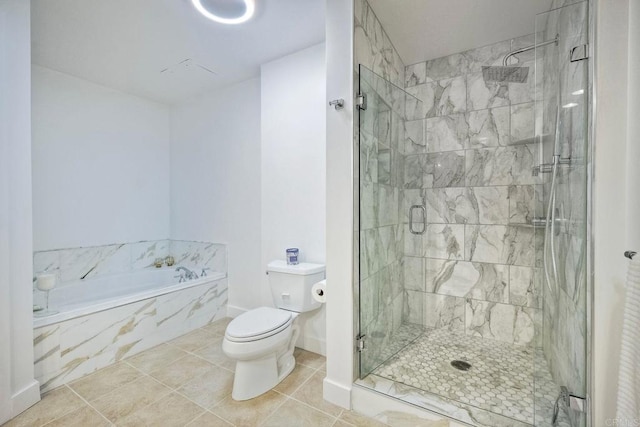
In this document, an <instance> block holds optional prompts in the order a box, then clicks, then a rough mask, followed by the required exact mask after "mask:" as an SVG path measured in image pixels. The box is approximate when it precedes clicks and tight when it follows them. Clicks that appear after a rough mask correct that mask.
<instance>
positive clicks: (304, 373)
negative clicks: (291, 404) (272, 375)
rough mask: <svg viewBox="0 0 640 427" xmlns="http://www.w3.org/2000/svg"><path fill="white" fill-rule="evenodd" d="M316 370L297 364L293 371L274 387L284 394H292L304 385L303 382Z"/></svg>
mask: <svg viewBox="0 0 640 427" xmlns="http://www.w3.org/2000/svg"><path fill="white" fill-rule="evenodd" d="M314 372H315V371H314V370H313V369H311V368H308V367H306V366H303V365H298V364H296V367H295V368H293V372H291V373H290V374H289V375H287V377H286V378H285V379H284V380H282V381H281V382H280V383H279V384H278V385H276V386H275V387H274V388H273V389H274V390H275V391H279V392H280V393H282V394H286V395H291V394H293V392H294V391H296V390H297V389H298V388H299V387H300V386H301V385H302V383H303V382H305V381H306V380H308V379H309V377H310V376H311V375H313V373H314Z"/></svg>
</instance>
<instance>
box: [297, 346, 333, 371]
mask: <svg viewBox="0 0 640 427" xmlns="http://www.w3.org/2000/svg"><path fill="white" fill-rule="evenodd" d="M293 357H295V358H296V363H299V364H300V365H304V366H308V367H309V368H311V369H318V368H319V367H321V366H322V365H323V364H324V362H325V360H326V359H325V357H324V356H323V355H321V354H316V353H312V352H310V351H307V350H303V349H301V348H296V349H295V351H294V352H293Z"/></svg>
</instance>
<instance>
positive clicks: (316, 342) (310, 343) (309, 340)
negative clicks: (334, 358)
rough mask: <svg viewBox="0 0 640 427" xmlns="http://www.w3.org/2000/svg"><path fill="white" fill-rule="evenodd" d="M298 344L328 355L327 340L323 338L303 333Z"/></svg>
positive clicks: (313, 351)
mask: <svg viewBox="0 0 640 427" xmlns="http://www.w3.org/2000/svg"><path fill="white" fill-rule="evenodd" d="M296 346H297V347H300V348H303V349H305V350H307V351H310V352H312V353H317V354H321V355H323V356H326V355H327V341H326V340H325V339H323V338H318V337H311V336H307V335H305V334H304V333H301V334H300V337H299V338H298V342H297V343H296Z"/></svg>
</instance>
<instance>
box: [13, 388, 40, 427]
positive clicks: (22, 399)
mask: <svg viewBox="0 0 640 427" xmlns="http://www.w3.org/2000/svg"><path fill="white" fill-rule="evenodd" d="M39 401H40V383H39V382H38V381H36V380H33V381H32V382H31V383H30V384H29V385H28V386H26V387H25V388H23V389H22V390H20V391H19V392H17V393H16V394H14V395H13V396H11V418H15V417H17V416H18V415H20V414H21V413H22V412H24V411H25V410H27V409H28V408H30V407H31V406H33V405H35V404H36V403H38V402H39Z"/></svg>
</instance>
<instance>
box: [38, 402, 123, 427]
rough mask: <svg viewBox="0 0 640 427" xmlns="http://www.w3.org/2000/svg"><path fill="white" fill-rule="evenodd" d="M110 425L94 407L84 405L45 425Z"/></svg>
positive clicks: (61, 426) (97, 426) (74, 426)
mask: <svg viewBox="0 0 640 427" xmlns="http://www.w3.org/2000/svg"><path fill="white" fill-rule="evenodd" d="M110 425H111V423H110V422H109V421H107V420H105V419H104V417H103V416H102V415H100V414H99V413H98V412H96V411H95V409H92V408H90V407H88V406H85V407H84V408H80V409H76V410H75V411H73V412H69V413H68V414H67V415H65V416H64V417H61V418H58V419H57V420H54V421H52V422H50V423H49V424H47V427H89V426H91V427H103V426H104V427H106V426H110Z"/></svg>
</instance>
